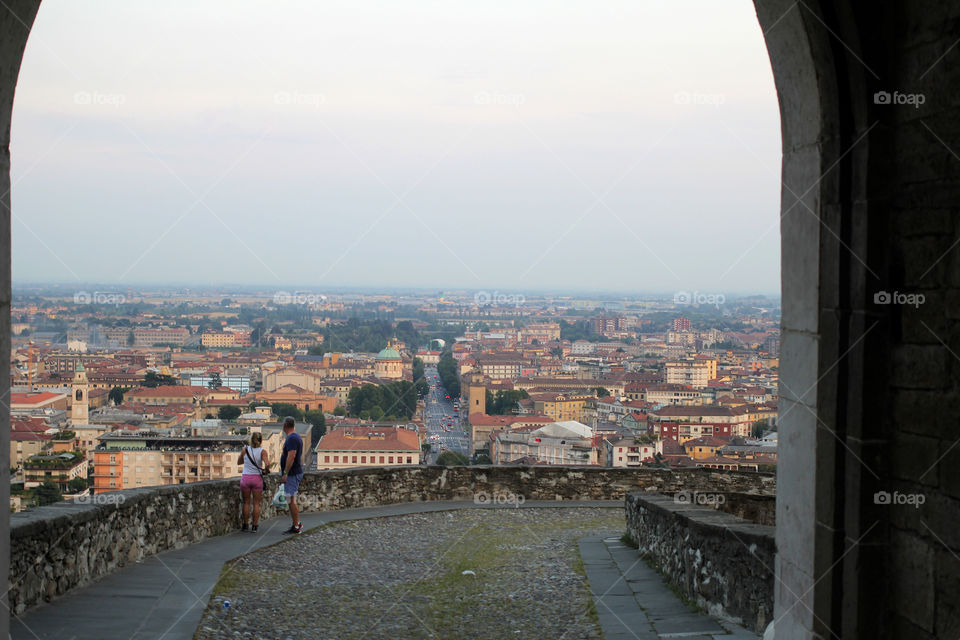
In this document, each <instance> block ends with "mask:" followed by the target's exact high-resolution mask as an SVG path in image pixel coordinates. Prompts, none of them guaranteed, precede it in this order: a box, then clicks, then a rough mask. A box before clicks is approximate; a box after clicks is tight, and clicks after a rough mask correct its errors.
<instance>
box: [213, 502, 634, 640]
mask: <svg viewBox="0 0 960 640" xmlns="http://www.w3.org/2000/svg"><path fill="white" fill-rule="evenodd" d="M623 526H624V518H623V512H622V510H620V509H609V508H606V509H604V508H582V509H581V508H576V509H571V508H567V509H550V508H542V509H541V508H537V509H508V508H504V509H490V510H482V511H480V510H459V511H456V512H436V513H429V514H416V515H412V516H395V517H392V518H378V519H371V520H358V521H352V522H344V523H335V524H331V525H327V526H325V527H322V528H320V529H318V530H314V531H311V532H310V533H309V534H304V535H302V536H297V537H296V538H295V539H291V540H288V541H284V542H282V543H281V544H279V545H273V546H271V547H267V548H264V549H260V550H258V551H255V552H253V553H251V554H248V555H246V556H243V557H241V558H238V559H237V560H235V561H233V562H231V563H229V564H228V565H226V566H225V567H224V568H223V570H222V571H221V574H220V579H219V581H218V583H217V585H216V587H215V588H214V591H213V596H212V598H211V603H210V605H208V607H207V611H206V612H205V614H204V620H203V622H202V623H201V626H200V629H198V633H197V635H196V636H195V637H196V638H201V639H203V640H213V639H219V638H229V637H250V636H249V635H248V634H251V633H252V634H253V636H252V637H258V636H257V633H258V632H261V633H262V632H264V631H266V630H272V631H273V632H274V633H276V634H280V635H278V637H284V638H341V639H346V638H378V637H390V638H397V639H399V638H443V639H444V640H448V639H449V640H457V639H461V638H462V639H464V640H465V639H467V638H471V639H472V638H490V639H496V640H501V639H503V638H525V639H526V638H529V639H533V638H557V637H561V636H563V637H564V638H565V639H566V640H582V639H595V638H601V637H602V632H601V631H600V628H599V625H598V613H597V609H596V606H595V605H594V602H593V599H592V598H591V596H590V592H589V587H588V585H587V581H586V571H585V568H584V566H583V562H582V560H581V558H580V554H579V552H578V546H577V540H578V539H579V538H581V537H583V536H587V535H606V536H610V535H616V533H617V532H618V531H623ZM291 558H296V563H297V564H296V566H294V565H292V564H291ZM284 562H286V563H285V564H283V563H284ZM300 567H303V569H302V570H301V569H300ZM465 571H466V572H468V573H467V574H464V572H465ZM291 584H298V585H299V587H300V588H299V589H298V590H296V591H293V592H289V585H291ZM275 585H276V587H277V588H282V587H284V586H286V587H288V592H287V593H285V594H284V596H283V598H282V599H278V598H276V596H275V594H274V593H272V592H273V589H272V588H273V587H274V586H275ZM224 599H230V600H231V602H232V603H234V605H236V604H237V603H239V606H238V607H237V606H234V610H233V611H231V613H230V615H229V616H224V615H222V613H223V612H222V611H220V610H218V609H217V607H220V608H221V609H222V602H223V600H224ZM244 600H246V602H244Z"/></svg>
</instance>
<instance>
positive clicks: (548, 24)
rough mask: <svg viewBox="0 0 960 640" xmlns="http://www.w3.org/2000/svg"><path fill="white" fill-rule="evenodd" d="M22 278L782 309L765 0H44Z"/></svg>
mask: <svg viewBox="0 0 960 640" xmlns="http://www.w3.org/2000/svg"><path fill="white" fill-rule="evenodd" d="M12 162H13V166H12V178H13V180H14V188H13V192H12V198H13V211H14V220H13V222H12V227H13V276H14V280H15V281H20V282H38V281H56V282H78V283H79V282H111V283H117V284H131V285H135V284H137V283H162V282H182V283H188V282H189V283H198V284H201V283H202V284H210V283H219V282H223V283H238V284H243V283H249V284H258V285H268V286H272V285H273V284H276V285H277V287H278V288H284V287H286V288H289V287H291V286H311V287H319V288H322V287H324V286H331V287H332V286H345V285H364V286H424V287H467V288H483V287H499V288H500V289H501V290H506V291H524V290H536V289H539V288H550V289H564V288H570V289H572V290H573V289H575V290H583V289H590V288H592V287H598V286H601V287H602V288H604V289H610V290H622V291H636V292H644V291H676V290H691V291H692V290H700V291H728V292H762V293H776V292H778V291H779V272H780V255H779V235H780V234H779V221H778V210H779V189H780V187H779V182H780V180H779V177H780V176H779V174H780V123H779V114H778V110H777V100H776V93H775V91H774V88H773V77H772V74H771V71H770V64H769V60H768V58H767V53H766V49H765V46H764V43H763V36H762V33H761V31H760V28H759V26H758V24H757V20H756V16H755V14H754V10H753V4H752V2H751V1H750V0H725V1H724V2H717V0H684V1H682V2H681V1H677V0H659V1H655V2H653V1H644V0H624V1H622V2H611V1H607V0H591V1H589V2H587V1H583V2H556V1H555V0H554V1H552V2H546V1H537V2H515V1H512V2H507V1H492V2H476V0H445V1H443V2H421V1H417V0H411V1H405V2H372V1H368V0H349V1H345V2H328V1H326V0H315V1H307V0H303V1H299V2H294V1H288V0H269V1H256V2H254V1H241V0H189V1H186V0H162V1H160V0H156V1H153V0H151V1H149V2H148V1H143V0H96V1H89V0H88V1H80V0H44V2H43V4H42V6H41V9H40V13H39V15H38V17H37V20H36V24H35V26H34V29H33V32H32V34H31V36H30V41H29V43H28V45H27V51H26V55H25V58H24V63H23V67H22V69H21V72H20V82H19V86H18V88H17V95H16V101H15V104H14V117H13V128H12Z"/></svg>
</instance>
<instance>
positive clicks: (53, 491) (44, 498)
mask: <svg viewBox="0 0 960 640" xmlns="http://www.w3.org/2000/svg"><path fill="white" fill-rule="evenodd" d="M33 496H34V497H35V498H36V499H37V504H38V505H39V506H41V507H42V506H43V505H45V504H53V503H54V502H60V501H61V500H63V494H61V493H60V487H59V486H57V483H56V482H53V481H52V480H44V482H43V484H41V485H40V486H39V487H37V488H36V489H34V490H33Z"/></svg>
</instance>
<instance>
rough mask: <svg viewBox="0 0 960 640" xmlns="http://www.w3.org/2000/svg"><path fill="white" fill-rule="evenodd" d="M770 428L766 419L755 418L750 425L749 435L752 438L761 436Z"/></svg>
mask: <svg viewBox="0 0 960 640" xmlns="http://www.w3.org/2000/svg"><path fill="white" fill-rule="evenodd" d="M769 428H770V422H769V421H768V420H757V421H756V422H754V423H753V424H752V425H751V426H750V435H752V436H753V437H754V438H762V437H763V434H764V433H765V432H766V431H767V430H768V429H769Z"/></svg>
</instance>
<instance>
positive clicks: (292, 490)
mask: <svg viewBox="0 0 960 640" xmlns="http://www.w3.org/2000/svg"><path fill="white" fill-rule="evenodd" d="M301 480H303V474H302V473H298V474H297V475H295V476H287V482H286V483H285V484H284V485H283V495H285V496H287V497H288V498H292V497H294V496H295V495H297V491H299V490H300V481H301Z"/></svg>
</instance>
